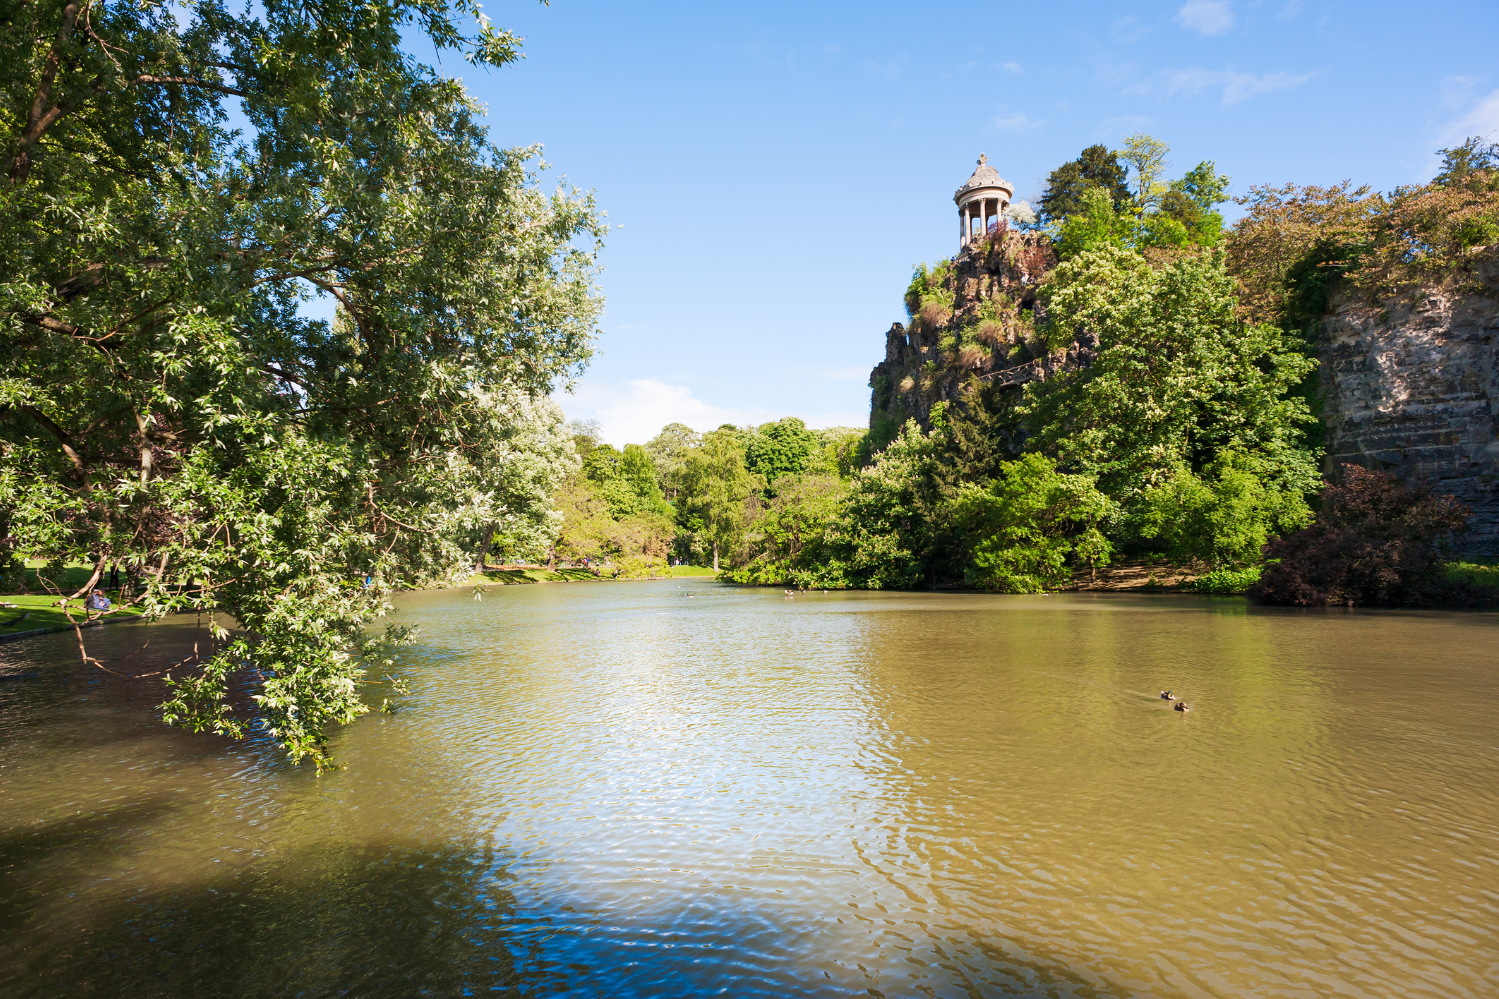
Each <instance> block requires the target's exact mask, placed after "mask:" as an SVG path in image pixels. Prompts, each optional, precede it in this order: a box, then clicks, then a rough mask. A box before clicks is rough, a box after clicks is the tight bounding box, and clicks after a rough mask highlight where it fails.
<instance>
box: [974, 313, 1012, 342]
mask: <svg viewBox="0 0 1499 999" xmlns="http://www.w3.org/2000/svg"><path fill="white" fill-rule="evenodd" d="M973 338H974V339H975V340H977V341H978V342H979V343H987V344H989V345H990V346H991V347H998V346H999V345H1000V344H1002V343H1004V342H1005V340H1006V337H1005V328H1004V326H1003V325H1001V324H1000V323H999V322H998V321H996V320H994V319H984V320H981V321H980V322H979V324H978V326H977V327H976V328H975V329H974V331H973Z"/></svg>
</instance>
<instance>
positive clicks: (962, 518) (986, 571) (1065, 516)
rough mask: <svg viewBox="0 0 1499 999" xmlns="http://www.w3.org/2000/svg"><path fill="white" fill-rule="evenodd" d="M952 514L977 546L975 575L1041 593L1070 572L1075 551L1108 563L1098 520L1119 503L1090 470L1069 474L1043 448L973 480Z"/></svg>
mask: <svg viewBox="0 0 1499 999" xmlns="http://www.w3.org/2000/svg"><path fill="white" fill-rule="evenodd" d="M953 507H954V510H953V519H954V520H955V521H956V523H957V525H958V530H959V531H960V532H961V533H962V534H964V535H966V536H967V537H968V538H969V539H970V541H969V546H970V548H971V550H972V551H973V573H972V575H973V582H974V583H975V584H976V585H978V586H980V587H983V588H984V589H991V590H999V591H1001V592H1004V593H1043V592H1045V591H1046V590H1053V589H1056V588H1058V587H1060V586H1064V585H1066V584H1067V583H1069V582H1070V581H1071V579H1072V572H1071V570H1070V569H1069V568H1068V561H1069V558H1072V559H1076V560H1077V561H1078V562H1081V563H1082V564H1085V565H1088V566H1100V565H1108V564H1109V556H1110V554H1111V553H1112V551H1113V546H1112V545H1110V544H1109V541H1108V539H1107V538H1105V537H1104V535H1103V532H1102V531H1101V530H1100V529H1099V528H1100V524H1102V523H1103V522H1104V521H1105V520H1107V519H1108V518H1109V517H1111V516H1112V515H1113V513H1114V504H1113V503H1112V502H1111V501H1110V500H1109V498H1108V497H1107V496H1105V495H1103V493H1101V492H1099V491H1098V489H1097V487H1096V486H1095V485H1094V483H1093V480H1092V479H1091V478H1090V477H1089V476H1086V475H1064V474H1062V473H1060V472H1058V471H1057V469H1056V465H1055V464H1054V463H1053V462H1052V461H1051V460H1050V459H1049V458H1046V457H1044V456H1042V455H1039V454H1028V455H1025V456H1024V457H1022V458H1020V459H1018V460H1016V461H1011V462H1006V463H1005V464H1004V465H1003V466H1001V468H1000V474H999V476H998V478H996V479H994V480H993V481H991V482H989V483H988V484H987V485H979V484H978V483H968V484H967V485H965V486H964V487H963V488H962V489H961V490H960V491H959V493H958V495H957V497H956V498H955V499H954V501H953Z"/></svg>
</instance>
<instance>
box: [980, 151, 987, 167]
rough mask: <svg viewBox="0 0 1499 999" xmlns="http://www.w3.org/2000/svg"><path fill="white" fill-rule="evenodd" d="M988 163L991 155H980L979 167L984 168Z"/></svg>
mask: <svg viewBox="0 0 1499 999" xmlns="http://www.w3.org/2000/svg"><path fill="white" fill-rule="evenodd" d="M988 162H989V154H988V153H979V166H983V165H984V164H985V163H988Z"/></svg>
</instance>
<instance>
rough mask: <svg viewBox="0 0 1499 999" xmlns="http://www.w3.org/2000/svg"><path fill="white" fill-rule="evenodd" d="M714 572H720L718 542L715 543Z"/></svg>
mask: <svg viewBox="0 0 1499 999" xmlns="http://www.w3.org/2000/svg"><path fill="white" fill-rule="evenodd" d="M713 571H714V572H717V571H718V542H717V541H714V542H713Z"/></svg>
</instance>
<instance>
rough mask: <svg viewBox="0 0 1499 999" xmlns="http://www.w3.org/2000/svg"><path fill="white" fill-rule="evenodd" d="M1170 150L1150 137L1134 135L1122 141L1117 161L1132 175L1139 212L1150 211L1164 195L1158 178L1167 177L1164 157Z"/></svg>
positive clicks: (1141, 133)
mask: <svg viewBox="0 0 1499 999" xmlns="http://www.w3.org/2000/svg"><path fill="white" fill-rule="evenodd" d="M1170 151H1171V147H1170V146H1168V145H1166V143H1164V142H1162V141H1161V140H1160V139H1157V138H1156V137H1155V136H1153V135H1146V134H1145V133H1144V132H1136V133H1135V134H1134V135H1131V136H1129V137H1128V138H1126V139H1125V140H1124V148H1123V149H1121V150H1120V151H1119V153H1118V156H1119V158H1120V159H1122V160H1124V162H1125V163H1127V164H1128V165H1129V167H1130V168H1131V169H1132V170H1134V172H1135V191H1134V197H1135V204H1136V205H1137V206H1138V207H1139V209H1140V210H1142V211H1143V210H1145V209H1147V208H1153V207H1155V206H1156V205H1158V204H1159V203H1160V200H1161V196H1162V195H1164V194H1165V193H1166V190H1167V188H1166V185H1165V184H1164V183H1163V182H1162V180H1161V178H1162V177H1164V176H1165V174H1166V154H1167V153H1169V152H1170Z"/></svg>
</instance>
